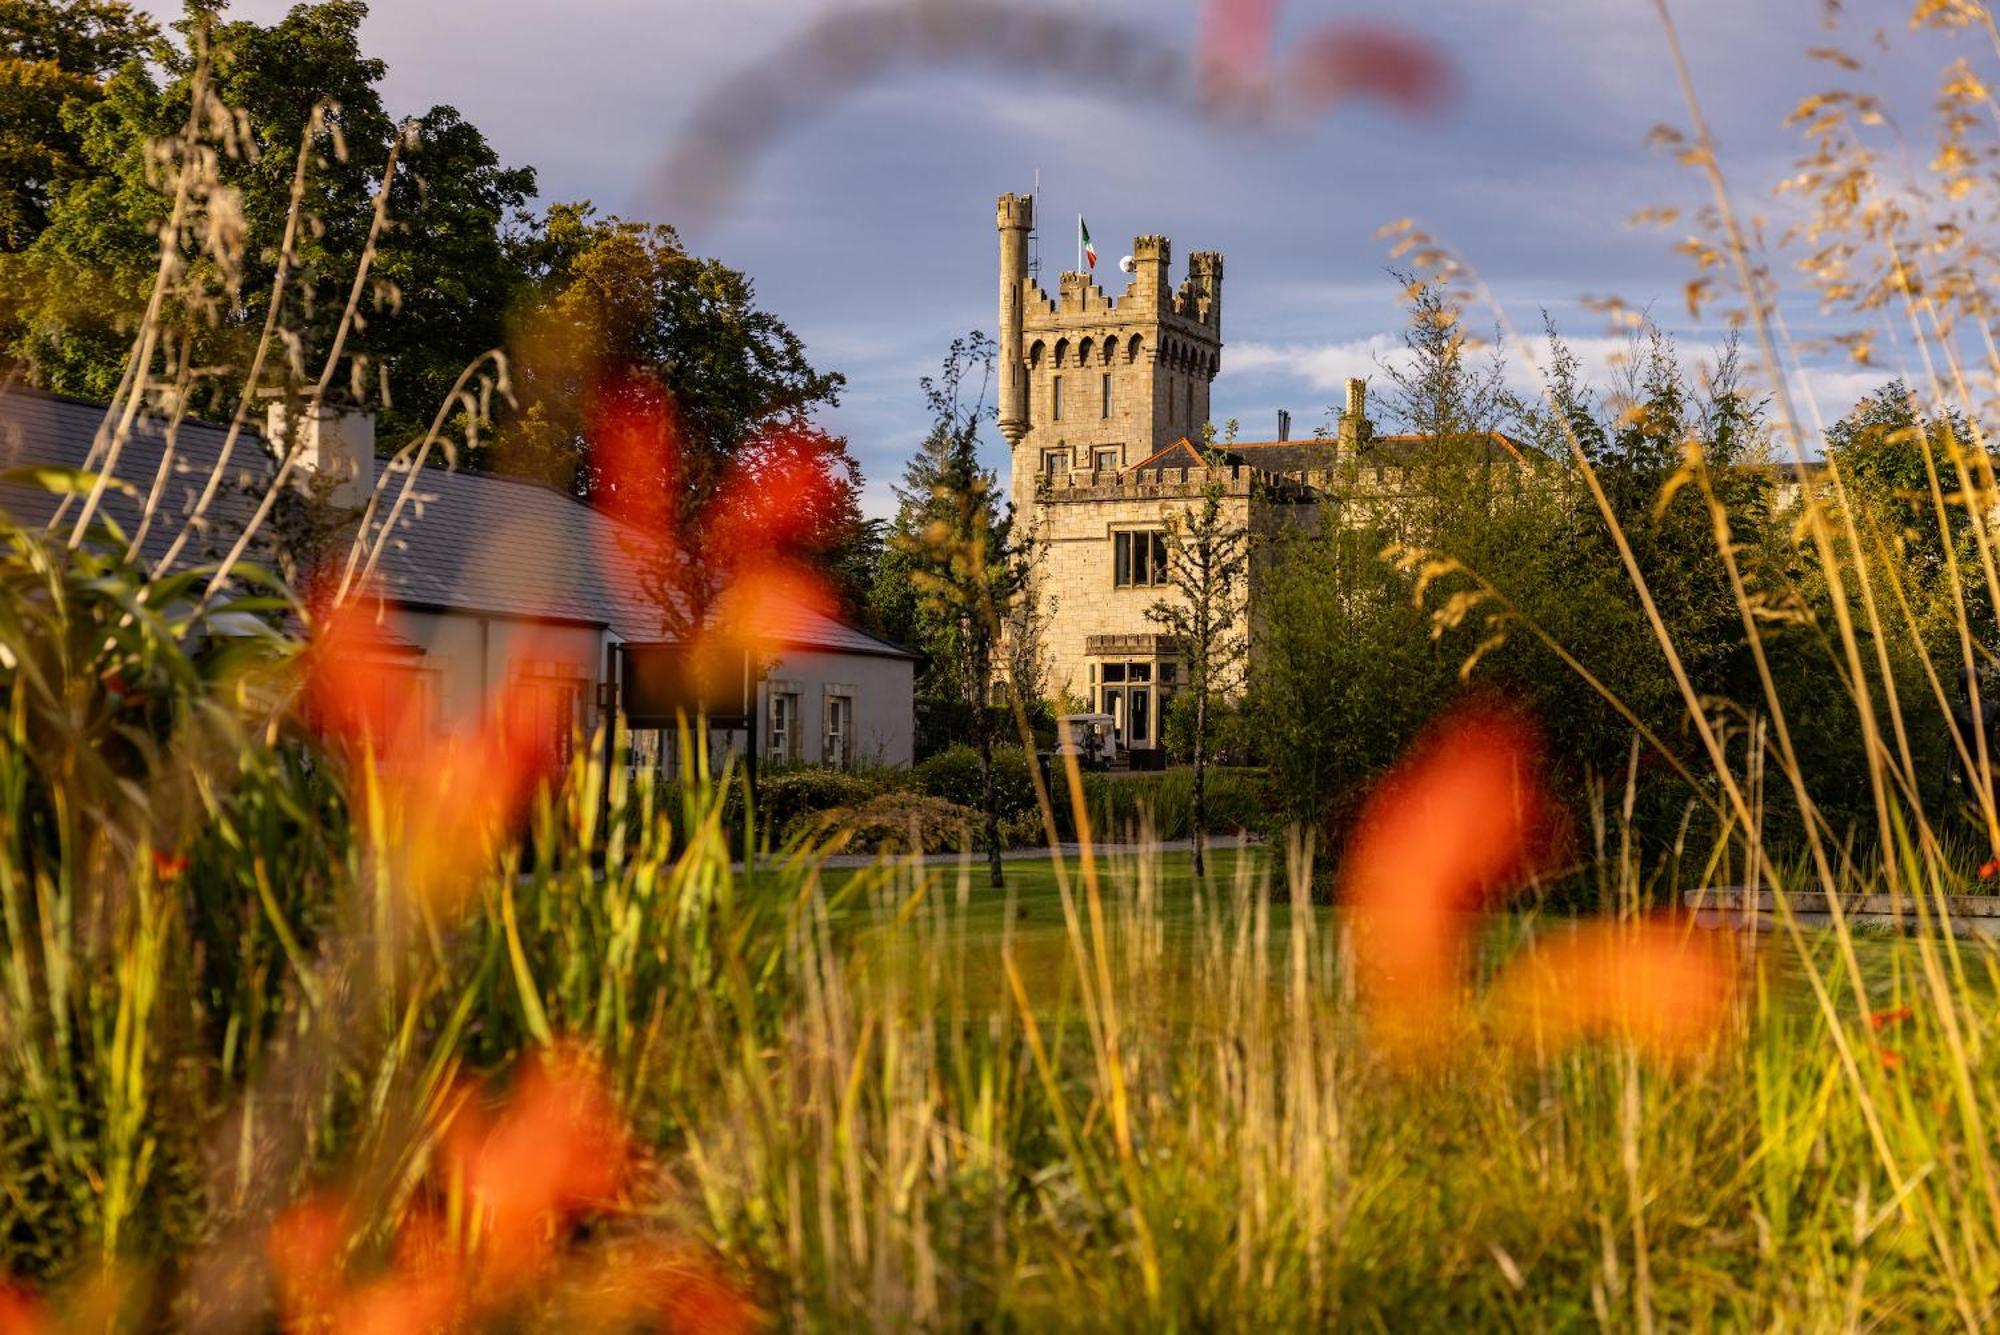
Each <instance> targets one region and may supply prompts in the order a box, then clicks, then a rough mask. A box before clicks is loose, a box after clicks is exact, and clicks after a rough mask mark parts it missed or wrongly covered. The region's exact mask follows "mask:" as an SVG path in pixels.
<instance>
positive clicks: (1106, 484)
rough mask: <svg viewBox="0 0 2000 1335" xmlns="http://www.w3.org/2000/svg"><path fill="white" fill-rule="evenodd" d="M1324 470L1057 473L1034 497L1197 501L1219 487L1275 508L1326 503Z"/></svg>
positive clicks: (1233, 467) (1241, 467)
mask: <svg viewBox="0 0 2000 1335" xmlns="http://www.w3.org/2000/svg"><path fill="white" fill-rule="evenodd" d="M1334 480H1335V479H1334V476H1333V474H1332V473H1330V472H1327V471H1326V470H1321V469H1314V470H1311V471H1299V472H1291V473H1277V472H1270V471H1268V470H1266V469H1262V468H1252V467H1250V466H1249V465H1248V464H1228V465H1224V466H1222V467H1217V468H1193V467H1189V468H1135V469H1129V470H1126V471H1124V472H1118V473H1113V472H1078V473H1057V474H1055V475H1053V476H1045V477H1042V478H1040V479H1039V485H1038V486H1037V489H1036V494H1037V496H1038V498H1039V499H1040V500H1042V501H1043V502H1045V503H1047V504H1050V505H1064V504H1072V505H1073V504H1083V503H1093V502H1101V501H1123V500H1167V501H1171V500H1199V499H1201V498H1202V497H1203V496H1204V495H1206V494H1207V491H1208V488H1209V487H1210V486H1211V485H1213V484H1215V483H1218V482H1219V483H1221V484H1222V490H1223V494H1224V495H1226V496H1231V497H1242V498H1254V499H1256V500H1260V501H1267V502H1270V503H1272V504H1278V505H1307V504H1313V503H1315V502H1318V501H1320V500H1322V499H1324V497H1325V494H1326V492H1327V491H1328V490H1329V489H1331V487H1332V486H1333V484H1334Z"/></svg>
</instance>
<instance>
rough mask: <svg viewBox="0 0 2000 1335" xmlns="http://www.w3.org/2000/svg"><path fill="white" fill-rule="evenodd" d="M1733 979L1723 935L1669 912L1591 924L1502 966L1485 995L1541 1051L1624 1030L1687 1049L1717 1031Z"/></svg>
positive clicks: (1646, 1045) (1660, 1045)
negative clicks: (1692, 928)
mask: <svg viewBox="0 0 2000 1335" xmlns="http://www.w3.org/2000/svg"><path fill="white" fill-rule="evenodd" d="M1734 984H1735V978H1734V973H1733V969H1732V966H1731V963H1730V959H1729V956H1728V954H1727V951H1726V949H1725V946H1724V944H1723V943H1722V942H1720V941H1718V940H1717V939H1716V938H1715V937H1714V936H1712V935H1710V934H1707V933H1701V934H1691V933H1690V932H1689V931H1688V929H1687V928H1686V926H1685V925H1683V924H1681V923H1677V922H1673V921H1668V920H1659V921H1652V922H1599V923H1588V924H1584V925H1581V926H1578V927H1575V928H1573V929H1571V930H1569V931H1566V932H1561V933H1559V934H1557V935H1554V936H1551V937H1546V938H1544V939H1543V940H1541V941H1539V942H1537V943H1536V944H1535V945H1534V946H1532V947H1530V948H1529V950H1528V951H1527V952H1526V953H1525V954H1524V955H1523V956H1522V957H1520V958H1519V959H1517V960H1515V961H1514V962H1513V963H1511V964H1510V965H1508V967H1507V969H1506V971H1505V972H1504V973H1502V975H1501V976H1500V978H1499V979H1498V980H1497V981H1496V982H1495V984H1494V987H1493V992H1492V994H1491V998H1490V1002H1491V1007H1492V1013H1493V1015H1494V1017H1495V1020H1496V1023H1497V1024H1498V1027H1499V1029H1500V1032H1501V1034H1502V1035H1503V1036H1504V1037H1506V1038H1508V1039H1509V1040H1511V1041H1512V1042H1514V1043H1515V1044H1516V1045H1518V1046H1520V1047H1524V1048H1531V1049H1533V1050H1535V1051H1537V1052H1540V1053H1543V1054H1553V1053H1555V1052H1559V1051H1561V1050H1562V1049H1564V1048H1566V1047H1568V1046H1569V1045H1571V1044H1573V1043H1576V1042H1579V1041H1583V1040H1587V1039H1622V1040H1626V1041H1629V1042H1631V1043H1632V1044H1633V1045H1634V1046H1636V1047H1637V1048H1638V1049H1639V1050H1640V1051H1641V1052H1644V1053H1646V1054H1647V1055H1649V1056H1652V1057H1657V1058H1662V1059H1672V1058H1678V1057H1685V1056H1688V1055H1691V1054H1693V1053H1694V1052H1697V1051H1699V1050H1700V1049H1701V1048H1703V1047H1704V1046H1706V1045H1707V1044H1708V1043H1709V1042H1710V1040H1712V1039H1713V1038H1714V1036H1715V1035H1716V1034H1717V1033H1719V1032H1721V1030H1722V1027H1723V1023H1724V1021H1725V1019H1726V1018H1727V1015H1728V1006H1729V999H1730V994H1731V992H1732V990H1733V988H1734Z"/></svg>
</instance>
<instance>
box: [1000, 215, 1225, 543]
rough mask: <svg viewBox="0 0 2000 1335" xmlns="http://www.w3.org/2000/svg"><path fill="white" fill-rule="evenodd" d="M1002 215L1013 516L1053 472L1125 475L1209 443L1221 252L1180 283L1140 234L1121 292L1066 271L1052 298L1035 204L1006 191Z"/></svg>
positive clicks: (1003, 343)
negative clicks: (1042, 275)
mask: <svg viewBox="0 0 2000 1335" xmlns="http://www.w3.org/2000/svg"><path fill="white" fill-rule="evenodd" d="M997 221H998V226H999V230H1000V347H999V356H1000V368H999V370H1000V374H999V382H1000V383H999V403H998V416H999V425H1000V432H1001V434H1002V435H1003V436H1005V437H1006V440H1007V444H1008V445H1009V446H1010V447H1011V448H1012V450H1013V455H1014V461H1013V462H1014V466H1013V469H1012V484H1013V485H1012V496H1013V499H1014V504H1015V507H1016V513H1017V514H1019V515H1020V516H1021V517H1022V518H1023V519H1024V520H1026V521H1029V522H1032V520H1033V517H1034V511H1035V508H1036V489H1037V486H1038V484H1039V483H1040V482H1041V481H1042V480H1044V479H1048V478H1055V477H1061V478H1064V479H1067V477H1068V476H1070V475H1074V474H1093V475H1100V476H1101V475H1104V474H1107V473H1108V474H1112V475H1117V474H1119V473H1122V472H1124V471H1125V470H1127V469H1129V468H1132V467H1133V466H1135V465H1137V464H1138V463H1139V462H1140V461H1141V460H1144V459H1146V458H1148V457H1150V456H1151V455H1153V454H1155V453H1157V452H1158V451H1159V450H1161V449H1163V448H1164V447H1166V446H1168V445H1171V444H1173V442H1174V441H1176V440H1178V439H1180V438H1181V437H1182V436H1187V437H1189V438H1190V439H1193V440H1200V439H1201V434H1202V427H1203V425H1204V424H1206V423H1207V421H1208V407H1209V383H1210V382H1211V381H1212V380H1214V379H1215V374H1216V371H1217V370H1218V369H1219V368H1220V366H1221V361H1222V256H1220V255H1218V254H1216V253H1215V252H1213V251H1202V252H1198V253H1196V254H1194V255H1192V256H1190V257H1189V260H1188V275H1187V280H1186V281H1185V282H1184V283H1182V284H1181V286H1180V287H1179V288H1178V289H1177V288H1175V286H1174V283H1173V278H1172V275H1171V273H1170V272H1169V270H1170V268H1171V266H1172V263H1173V244H1172V243H1171V242H1170V241H1168V240H1167V238H1166V237H1164V236H1157V235H1149V236H1140V237H1135V238H1133V241H1132V263H1131V266H1130V272H1131V279H1130V281H1129V282H1128V283H1127V284H1126V286H1125V290H1124V291H1123V292H1122V293H1120V294H1118V295H1116V296H1112V295H1109V294H1107V293H1106V291H1105V289H1104V288H1102V287H1100V286H1098V282H1097V277H1096V275H1095V274H1092V273H1066V274H1063V275H1062V276H1061V278H1060V279H1059V280H1058V283H1057V287H1056V292H1055V295H1054V297H1051V296H1050V295H1049V294H1048V293H1047V292H1046V291H1044V290H1043V289H1042V287H1041V285H1040V284H1039V283H1038V282H1036V281H1035V279H1034V278H1033V277H1032V276H1031V275H1030V274H1029V273H1028V236H1029V233H1030V231H1031V230H1032V229H1033V227H1034V201H1033V200H1032V199H1031V198H1026V197H1022V196H1019V195H1002V196H1001V197H1000V201H999V209H998V217H997Z"/></svg>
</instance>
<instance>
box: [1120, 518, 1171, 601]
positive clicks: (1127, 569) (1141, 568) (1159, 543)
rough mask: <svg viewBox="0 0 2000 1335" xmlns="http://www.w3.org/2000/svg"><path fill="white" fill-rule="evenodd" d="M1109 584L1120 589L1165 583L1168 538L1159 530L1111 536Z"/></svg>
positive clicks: (1140, 587) (1148, 586) (1156, 585)
mask: <svg viewBox="0 0 2000 1335" xmlns="http://www.w3.org/2000/svg"><path fill="white" fill-rule="evenodd" d="M1111 582H1112V584H1113V585H1114V586H1116V587H1118V588H1121V589H1144V588H1156V587H1158V586H1159V585H1162V584H1165V583H1166V582H1167V535H1166V534H1164V533H1162V532H1160V531H1159V530H1158V529H1151V530H1138V531H1132V532H1123V533H1114V534H1112V535H1111Z"/></svg>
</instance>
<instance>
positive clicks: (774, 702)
mask: <svg viewBox="0 0 2000 1335" xmlns="http://www.w3.org/2000/svg"><path fill="white" fill-rule="evenodd" d="M768 732H769V737H768V739H767V740H766V742H765V744H764V756H765V758H766V759H767V760H769V761H770V762H771V763H772V764H774V765H789V764H790V763H792V762H793V761H794V760H797V759H798V758H799V697H798V694H797V693H796V692H793V691H773V692H771V718H770V726H769V729H768Z"/></svg>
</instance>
